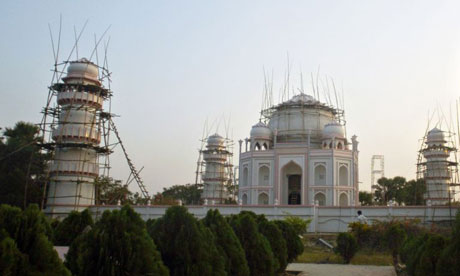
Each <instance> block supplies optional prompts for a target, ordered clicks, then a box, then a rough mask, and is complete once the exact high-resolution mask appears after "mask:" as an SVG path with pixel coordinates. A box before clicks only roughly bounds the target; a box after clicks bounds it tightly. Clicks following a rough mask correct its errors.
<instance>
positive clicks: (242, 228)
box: [229, 212, 275, 275]
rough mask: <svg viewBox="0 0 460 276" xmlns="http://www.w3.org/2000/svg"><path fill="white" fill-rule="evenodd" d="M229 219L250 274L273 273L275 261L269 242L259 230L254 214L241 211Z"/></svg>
mask: <svg viewBox="0 0 460 276" xmlns="http://www.w3.org/2000/svg"><path fill="white" fill-rule="evenodd" d="M229 220H230V225H231V226H232V228H233V230H234V231H235V234H236V236H237V237H238V239H239V240H240V243H241V245H242V246H243V248H244V252H245V254H246V260H247V261H248V265H249V270H250V271H251V275H274V273H275V262H274V256H273V252H272V250H271V247H270V243H269V241H268V240H267V239H266V238H265V237H264V236H263V235H262V234H261V233H260V232H259V230H258V225H257V223H256V221H255V219H254V216H253V215H252V214H249V213H243V212H242V213H240V214H239V215H233V216H231V217H230V219H229Z"/></svg>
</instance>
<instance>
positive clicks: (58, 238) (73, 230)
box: [54, 209, 94, 246]
mask: <svg viewBox="0 0 460 276" xmlns="http://www.w3.org/2000/svg"><path fill="white" fill-rule="evenodd" d="M93 224H94V222H93V218H92V217H91V214H90V213H89V210H88V209H85V210H84V211H83V212H77V211H72V212H70V214H69V215H68V216H67V217H66V218H65V219H64V220H63V221H62V222H61V223H58V224H57V226H56V228H55V232H54V244H55V245H61V246H70V244H72V242H73V241H74V240H75V239H76V238H77V236H78V235H80V234H81V233H82V232H83V230H85V229H86V228H87V227H88V226H89V227H91V226H92V225H93Z"/></svg>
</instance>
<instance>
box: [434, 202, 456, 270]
mask: <svg viewBox="0 0 460 276" xmlns="http://www.w3.org/2000/svg"><path fill="white" fill-rule="evenodd" d="M459 260H460V211H458V212H457V215H456V218H455V223H454V229H453V231H452V238H451V239H450V241H449V242H448V245H447V246H446V247H445V248H444V249H443V251H442V253H441V256H440V258H439V260H438V263H437V266H436V272H437V274H438V275H446V276H447V275H449V276H450V275H452V276H454V275H458V273H459V271H460V261H459Z"/></svg>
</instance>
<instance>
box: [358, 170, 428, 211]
mask: <svg viewBox="0 0 460 276" xmlns="http://www.w3.org/2000/svg"><path fill="white" fill-rule="evenodd" d="M377 183H378V184H377V185H375V187H374V188H375V192H374V195H373V196H374V201H375V203H377V204H379V205H386V204H387V203H388V202H389V201H390V200H393V201H395V202H397V203H398V204H405V205H424V204H425V200H424V198H423V196H424V194H425V192H426V185H425V181H424V180H423V179H419V180H411V181H406V179H405V178H404V177H400V176H396V177H394V178H385V177H382V178H380V179H379V180H378V181H377ZM360 196H361V192H360ZM360 199H361V198H360ZM360 201H361V200H360ZM366 202H367V201H366Z"/></svg>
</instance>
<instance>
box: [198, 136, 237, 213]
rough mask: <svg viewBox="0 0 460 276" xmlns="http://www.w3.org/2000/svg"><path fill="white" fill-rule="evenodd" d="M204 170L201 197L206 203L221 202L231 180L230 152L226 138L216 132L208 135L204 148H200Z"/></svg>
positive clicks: (225, 195)
mask: <svg viewBox="0 0 460 276" xmlns="http://www.w3.org/2000/svg"><path fill="white" fill-rule="evenodd" d="M201 153H202V154H203V160H204V165H205V171H204V173H203V174H202V176H201V179H202V180H203V193H202V194H201V198H202V199H203V200H207V201H208V203H215V204H223V203H225V200H226V199H228V197H229V195H228V190H227V187H228V186H229V184H231V182H232V170H233V167H232V164H231V162H230V160H231V159H230V157H231V156H232V153H231V152H230V151H229V150H228V147H227V145H226V139H225V138H223V137H222V136H220V135H218V134H214V135H211V136H209V137H208V139H207V143H206V149H205V150H202V151H201Z"/></svg>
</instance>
